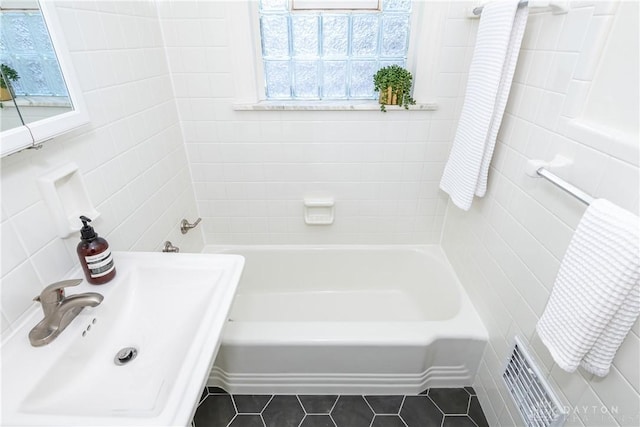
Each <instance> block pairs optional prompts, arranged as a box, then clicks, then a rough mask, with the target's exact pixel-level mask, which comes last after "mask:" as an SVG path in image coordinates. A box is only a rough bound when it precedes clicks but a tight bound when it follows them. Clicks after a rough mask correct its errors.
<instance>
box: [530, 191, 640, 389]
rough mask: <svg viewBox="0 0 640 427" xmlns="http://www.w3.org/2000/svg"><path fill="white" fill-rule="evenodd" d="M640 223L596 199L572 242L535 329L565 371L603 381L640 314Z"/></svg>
mask: <svg viewBox="0 0 640 427" xmlns="http://www.w3.org/2000/svg"><path fill="white" fill-rule="evenodd" d="M639 228H640V219H638V217H637V216H635V215H633V214H632V213H631V212H628V211H626V210H624V209H622V208H620V207H618V206H616V205H614V204H613V203H611V202H609V201H607V200H603V199H598V200H595V201H594V202H593V203H592V204H591V205H590V206H589V207H588V208H587V210H586V212H585V213H584V216H583V217H582V219H581V220H580V223H579V224H578V227H577V228H576V231H575V233H574V235H573V237H572V239H571V243H569V247H568V248H567V252H566V253H565V255H564V258H563V259H562V263H561V264H560V270H559V271H558V276H557V277H556V281H555V284H554V285H553V290H552V292H551V296H550V297H549V301H548V303H547V306H546V308H545V310H544V313H542V316H541V317H540V320H539V321H538V325H537V327H536V330H537V331H538V335H539V336H540V338H541V339H542V342H543V343H544V344H545V345H546V346H547V348H548V349H549V352H550V353H551V355H552V356H553V360H554V361H555V362H556V363H557V364H558V366H560V367H561V368H562V369H564V370H565V371H568V372H573V371H575V370H576V369H577V368H578V365H581V366H582V367H583V368H584V369H586V370H587V371H588V372H591V373H593V374H595V375H598V376H600V377H603V376H605V375H607V374H608V373H609V367H610V366H611V362H612V361H613V357H614V356H615V354H616V351H617V350H618V347H620V345H621V344H622V341H623V340H624V338H625V337H626V336H627V333H628V332H629V330H630V329H631V327H632V326H633V324H634V322H635V321H636V319H637V318H638V314H640V230H639Z"/></svg>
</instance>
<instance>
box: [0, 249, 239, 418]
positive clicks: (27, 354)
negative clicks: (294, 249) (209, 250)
mask: <svg viewBox="0 0 640 427" xmlns="http://www.w3.org/2000/svg"><path fill="white" fill-rule="evenodd" d="M113 256H114V260H115V263H116V268H117V271H118V273H117V274H116V277H115V279H114V280H112V281H111V282H109V283H107V284H105V285H100V286H93V285H90V284H88V283H86V282H83V283H82V284H80V285H79V286H77V287H74V288H71V289H70V290H68V294H67V295H73V294H74V293H82V292H98V293H100V294H102V295H103V296H104V301H103V302H102V304H100V305H99V306H97V307H94V308H85V309H84V310H83V311H82V312H81V313H80V314H79V315H78V317H77V318H76V319H75V320H73V322H72V323H71V324H70V325H69V326H68V327H67V329H66V330H65V331H63V332H62V334H61V335H60V336H59V337H58V338H57V339H56V340H55V341H53V342H52V343H50V344H49V345H47V346H44V347H37V348H36V347H32V346H31V345H30V344H29V339H28V333H29V331H30V330H31V328H33V326H34V325H35V324H37V323H38V322H39V321H40V320H41V318H42V317H43V314H42V310H41V308H40V305H39V304H38V305H34V306H33V307H32V308H31V309H30V312H29V313H28V314H27V315H26V316H25V317H24V318H23V321H22V322H21V323H20V325H19V326H18V327H17V328H16V329H15V330H14V332H12V333H11V335H9V336H8V337H7V338H6V339H5V340H4V341H3V343H2V350H1V351H2V415H1V421H2V425H11V426H13V425H16V426H18V425H42V426H71V425H84V426H86V425H91V426H98V425H104V426H134V425H135V426H144V425H153V426H186V425H189V423H190V422H191V418H192V417H193V414H194V412H195V408H196V403H197V400H198V398H199V397H200V394H201V393H202V387H203V386H204V384H205V382H206V379H207V377H208V374H209V370H210V369H211V365H212V363H213V361H214V359H215V355H216V353H217V351H218V347H219V346H220V338H221V331H222V327H223V325H224V324H225V321H226V318H227V314H228V312H229V308H230V307H231V303H232V300H233V296H234V294H235V290H236V287H237V285H238V280H239V279H240V275H241V273H242V268H243V265H244V258H243V257H241V256H238V255H216V254H163V253H134V252H114V255H113ZM74 273H75V274H74V275H72V276H70V278H74V277H77V278H79V277H82V272H81V271H80V270H78V271H76V272H74ZM127 348H130V349H135V351H136V352H137V355H136V356H135V357H132V355H131V353H128V352H127V351H124V352H123V353H121V354H120V360H121V361H123V362H124V363H120V364H116V359H117V357H116V356H117V355H118V353H119V352H120V351H121V350H122V349H127Z"/></svg>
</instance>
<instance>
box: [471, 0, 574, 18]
mask: <svg viewBox="0 0 640 427" xmlns="http://www.w3.org/2000/svg"><path fill="white" fill-rule="evenodd" d="M563 3H564V2H562V1H555V2H553V1H540V0H536V1H534V0H532V1H527V0H521V1H520V2H518V7H550V8H551V10H552V11H553V13H554V14H562V13H567V12H568V10H567V6H566V4H563ZM483 8H484V6H478V7H476V8H474V9H473V14H474V15H476V16H480V15H481V14H482V9H483Z"/></svg>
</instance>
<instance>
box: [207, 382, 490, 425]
mask: <svg viewBox="0 0 640 427" xmlns="http://www.w3.org/2000/svg"><path fill="white" fill-rule="evenodd" d="M194 425H195V427H432V426H433V427H488V424H487V420H486V419H485V417H484V414H483V412H482V408H480V403H479V402H478V398H477V396H476V394H475V391H474V390H473V388H471V387H465V388H432V389H428V390H425V391H424V392H422V393H421V394H420V395H418V396H347V395H344V396H338V395H332V396H324V395H303V394H300V395H282V394H276V395H242V394H234V395H230V394H228V393H226V392H225V391H224V390H222V389H220V388H215V387H209V388H208V389H207V390H205V391H204V392H203V393H202V398H201V399H200V405H199V406H198V409H197V411H196V415H195V417H194Z"/></svg>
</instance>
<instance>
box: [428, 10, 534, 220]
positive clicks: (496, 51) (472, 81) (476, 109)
mask: <svg viewBox="0 0 640 427" xmlns="http://www.w3.org/2000/svg"><path fill="white" fill-rule="evenodd" d="M528 14H529V9H528V8H527V7H521V8H518V0H506V1H505V0H500V1H494V2H491V3H489V4H487V5H485V6H484V9H483V10H482V15H481V17H480V26H479V28H478V35H477V38H476V45H475V50H474V52H473V59H472V60H471V67H470V69H469V78H468V80H467V89H466V93H465V99H464V105H463V107H462V112H461V113H460V120H459V122H458V128H457V130H456V136H455V139H454V141H453V146H452V147H451V153H450V154H449V160H448V161H447V165H446V166H445V170H444V173H443V174H442V179H441V180H440V188H441V189H442V190H444V191H446V192H447V193H449V195H450V196H451V200H452V201H453V203H455V205H456V206H458V207H459V208H461V209H464V210H469V208H470V207H471V202H472V201H473V196H474V194H475V195H477V196H479V197H482V196H484V194H485V192H486V190H487V175H488V173H489V164H490V162H491V157H492V156H493V149H494V147H495V143H496V137H497V135H498V130H499V129H500V124H501V123H502V115H503V114H504V109H505V106H506V105H507V99H508V98H509V91H510V90H511V81H512V80H513V73H514V71H515V68H516V62H517V61H518V53H519V52H520V44H521V42H522V36H523V35H524V29H525V27H526V24H527V16H528Z"/></svg>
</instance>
